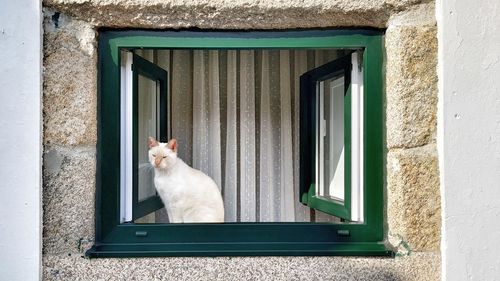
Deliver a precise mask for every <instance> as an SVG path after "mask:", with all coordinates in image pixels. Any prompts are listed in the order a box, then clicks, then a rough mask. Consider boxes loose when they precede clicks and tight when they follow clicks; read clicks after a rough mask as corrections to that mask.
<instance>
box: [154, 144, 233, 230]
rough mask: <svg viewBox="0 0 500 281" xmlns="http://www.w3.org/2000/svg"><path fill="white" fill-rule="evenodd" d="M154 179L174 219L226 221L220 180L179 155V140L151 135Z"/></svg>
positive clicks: (182, 220) (171, 219) (171, 217)
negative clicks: (192, 165)
mask: <svg viewBox="0 0 500 281" xmlns="http://www.w3.org/2000/svg"><path fill="white" fill-rule="evenodd" d="M148 143H149V162H150V163H151V165H153V167H154V170H155V176H154V183H155V187H156V190H157V191H158V194H160V197H161V199H162V201H163V203H164V204H165V208H166V209H167V213H168V217H169V220H170V222H172V223H181V222H224V203H223V201H222V196H221V193H220V191H219V188H218V187H217V184H216V183H215V182H214V181H213V180H212V179H211V178H210V177H209V176H207V175H205V174H204V173H203V172H201V171H199V170H196V169H193V168H191V167H189V166H188V165H187V164H186V163H184V161H182V159H180V158H178V157H177V141H176V140H175V139H171V140H170V141H169V142H168V143H161V142H158V141H157V140H156V139H154V138H152V137H149V140H148Z"/></svg>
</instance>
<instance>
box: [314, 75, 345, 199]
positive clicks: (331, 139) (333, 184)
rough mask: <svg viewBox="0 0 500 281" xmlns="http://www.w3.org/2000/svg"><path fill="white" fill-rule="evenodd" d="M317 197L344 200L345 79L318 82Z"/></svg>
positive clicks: (337, 78)
mask: <svg viewBox="0 0 500 281" xmlns="http://www.w3.org/2000/svg"><path fill="white" fill-rule="evenodd" d="M318 92H319V96H320V98H319V101H320V110H319V119H320V122H319V124H321V125H320V134H319V162H320V163H319V173H318V176H319V177H320V178H319V181H318V182H319V188H318V194H317V195H318V196H321V197H327V198H331V199H335V200H339V201H343V200H344V167H345V163H344V76H337V77H334V78H331V79H328V80H324V81H320V82H318Z"/></svg>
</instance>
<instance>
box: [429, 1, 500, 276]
mask: <svg viewBox="0 0 500 281" xmlns="http://www.w3.org/2000/svg"><path fill="white" fill-rule="evenodd" d="M437 19H438V30H439V31H438V40H439V80H440V82H439V87H440V88H439V99H440V104H439V125H438V127H439V133H438V134H439V136H438V139H439V153H440V165H441V167H440V169H441V181H442V182H441V184H442V198H443V199H442V200H443V202H442V203H443V204H442V210H443V220H442V222H443V224H442V228H443V232H442V247H441V248H442V258H443V277H444V278H443V280H500V257H499V256H498V254H499V253H500V241H499V240H500V2H499V1H498V0H484V1H479V2H478V1H473V0H468V1H464V0H440V1H438V2H437Z"/></svg>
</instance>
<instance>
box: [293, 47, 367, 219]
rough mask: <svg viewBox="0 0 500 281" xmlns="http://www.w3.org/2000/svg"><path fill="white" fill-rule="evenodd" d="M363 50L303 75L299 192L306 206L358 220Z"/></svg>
mask: <svg viewBox="0 0 500 281" xmlns="http://www.w3.org/2000/svg"><path fill="white" fill-rule="evenodd" d="M361 55H362V51H356V52H353V53H352V54H350V55H346V56H344V57H341V58H339V59H336V60H334V61H331V62H329V63H327V64H324V65H322V66H320V67H318V68H315V69H313V70H310V71H308V72H306V73H304V74H303V75H302V76H301V78H300V83H301V89H300V90H301V93H300V95H301V119H300V121H301V126H300V127H301V132H300V135H301V176H302V180H301V194H300V200H301V202H302V203H304V204H306V205H307V206H309V207H311V208H314V209H317V210H319V211H322V212H325V213H327V214H330V215H333V216H336V217H339V218H342V219H345V220H347V221H353V222H362V221H363V80H362V77H363V72H362V71H363V70H362V66H361V64H360V63H359V62H360V61H361V60H360V59H359V58H360V57H361Z"/></svg>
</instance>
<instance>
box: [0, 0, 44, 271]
mask: <svg viewBox="0 0 500 281" xmlns="http://www.w3.org/2000/svg"><path fill="white" fill-rule="evenodd" d="M0 6H1V8H0V279H1V280H39V279H40V265H41V37H42V32H41V1H38V0H16V1H2V4H1V5H0Z"/></svg>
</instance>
